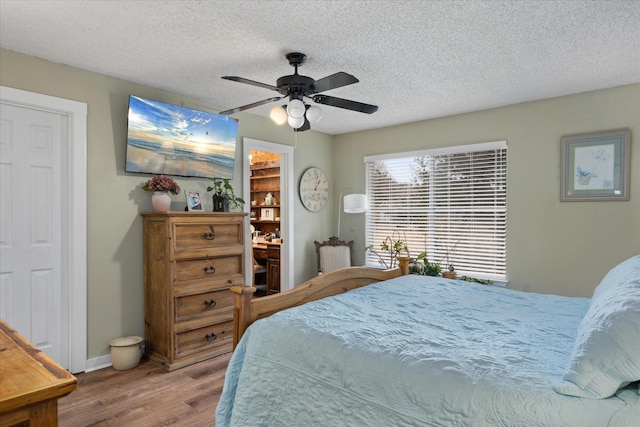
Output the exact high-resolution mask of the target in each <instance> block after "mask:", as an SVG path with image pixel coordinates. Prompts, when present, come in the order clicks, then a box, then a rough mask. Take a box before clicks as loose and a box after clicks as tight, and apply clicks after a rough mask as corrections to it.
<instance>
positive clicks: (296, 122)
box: [287, 116, 304, 129]
mask: <svg viewBox="0 0 640 427" xmlns="http://www.w3.org/2000/svg"><path fill="white" fill-rule="evenodd" d="M287 121H288V123H289V126H291V127H292V128H294V129H298V128H299V127H300V126H302V125H303V124H304V116H302V117H292V116H289V119H288V120H287Z"/></svg>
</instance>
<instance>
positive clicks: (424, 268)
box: [409, 252, 441, 276]
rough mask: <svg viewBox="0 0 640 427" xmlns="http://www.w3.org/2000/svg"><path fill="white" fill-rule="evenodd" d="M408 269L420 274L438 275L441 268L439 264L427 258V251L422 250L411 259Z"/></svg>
mask: <svg viewBox="0 0 640 427" xmlns="http://www.w3.org/2000/svg"><path fill="white" fill-rule="evenodd" d="M409 271H410V272H411V273H413V274H419V275H422V276H439V275H440V271H441V268H440V264H436V263H435V262H429V261H428V260H427V253H426V252H422V253H420V254H419V255H418V256H417V257H416V259H415V260H413V262H412V263H411V267H410V269H409Z"/></svg>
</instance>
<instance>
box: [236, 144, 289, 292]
mask: <svg viewBox="0 0 640 427" xmlns="http://www.w3.org/2000/svg"><path fill="white" fill-rule="evenodd" d="M258 153H260V154H258ZM258 156H260V157H258ZM254 159H255V161H256V164H257V163H258V162H261V163H262V166H265V169H264V170H261V171H260V172H258V171H257V170H256V171H255V173H256V177H257V176H262V177H263V178H258V179H254V180H253V182H254V189H256V190H257V189H264V190H266V191H254V192H252V187H251V185H252V179H251V177H252V174H253V171H252V169H251V165H252V163H253V162H254ZM276 164H277V165H278V169H277V170H278V174H279V177H278V178H279V180H278V178H276V179H274V177H275V170H276V169H275V168H270V169H269V168H267V166H275V165H276ZM258 183H260V184H258ZM256 184H257V185H258V187H256ZM260 186H262V187H260ZM270 186H272V187H270ZM276 187H278V194H277V195H276V194H275V191H271V190H269V189H275V188H276ZM293 189H294V185H293V147H290V146H288V145H282V144H276V143H272V142H266V141H260V140H256V139H251V138H243V194H245V195H250V196H248V197H247V198H248V200H247V203H246V204H245V212H247V213H248V214H249V216H250V218H252V216H253V218H254V220H253V221H249V223H250V225H248V226H247V230H246V233H245V235H246V238H245V247H246V248H247V256H246V259H248V260H253V259H254V257H253V241H252V237H254V236H252V235H251V232H250V229H251V226H253V227H254V228H256V229H258V230H260V232H261V233H260V234H261V236H262V238H261V239H260V243H262V242H264V246H265V247H266V246H267V244H266V240H265V234H267V233H268V234H269V236H268V239H271V241H272V242H273V243H274V244H272V245H270V246H269V248H271V249H276V248H277V249H278V255H279V260H278V261H277V262H276V260H275V259H273V258H271V260H272V262H271V263H269V264H268V265H267V263H268V261H269V259H265V260H264V261H263V262H264V266H265V268H266V270H267V276H269V275H271V277H272V281H271V283H273V275H274V274H277V273H275V272H276V271H277V272H279V278H280V281H279V286H278V291H286V290H289V289H292V288H293V285H294V279H293V274H294V273H293ZM270 193H271V194H270ZM269 195H270V197H269ZM254 198H255V200H254ZM276 229H277V231H276ZM277 236H279V237H277ZM273 239H276V240H275V241H274V240H273ZM278 239H279V240H278ZM265 251H266V249H265ZM271 253H273V251H272V252H270V254H271ZM265 257H266V258H269V257H267V256H266V255H265ZM269 267H271V269H270V268H269ZM276 269H277V270H276ZM245 275H246V277H247V278H251V277H253V262H248V263H247V267H246V271H245ZM267 280H268V277H267ZM274 289H275V288H273V287H271V288H270V287H269V286H268V284H267V286H266V288H265V293H273V292H274Z"/></svg>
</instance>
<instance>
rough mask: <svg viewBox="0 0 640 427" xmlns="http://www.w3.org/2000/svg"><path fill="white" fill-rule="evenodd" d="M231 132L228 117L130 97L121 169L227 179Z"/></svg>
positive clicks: (231, 157)
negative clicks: (123, 162)
mask: <svg viewBox="0 0 640 427" xmlns="http://www.w3.org/2000/svg"><path fill="white" fill-rule="evenodd" d="M237 133H238V123H237V122H236V120H235V119H233V118H231V117H228V116H221V115H218V114H213V113H207V112H204V111H198V110H194V109H190V108H186V107H181V106H178V105H172V104H166V103H164V102H159V101H153V100H150V99H145V98H140V97H137V96H130V97H129V121H128V132H127V160H126V167H125V171H126V172H140V173H150V174H164V175H176V176H188V177H212V178H233V167H234V161H235V151H236V142H237Z"/></svg>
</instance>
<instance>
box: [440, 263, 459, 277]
mask: <svg viewBox="0 0 640 427" xmlns="http://www.w3.org/2000/svg"><path fill="white" fill-rule="evenodd" d="M442 277H444V278H445V279H455V278H456V268H455V267H454V266H453V264H449V271H443V272H442Z"/></svg>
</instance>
